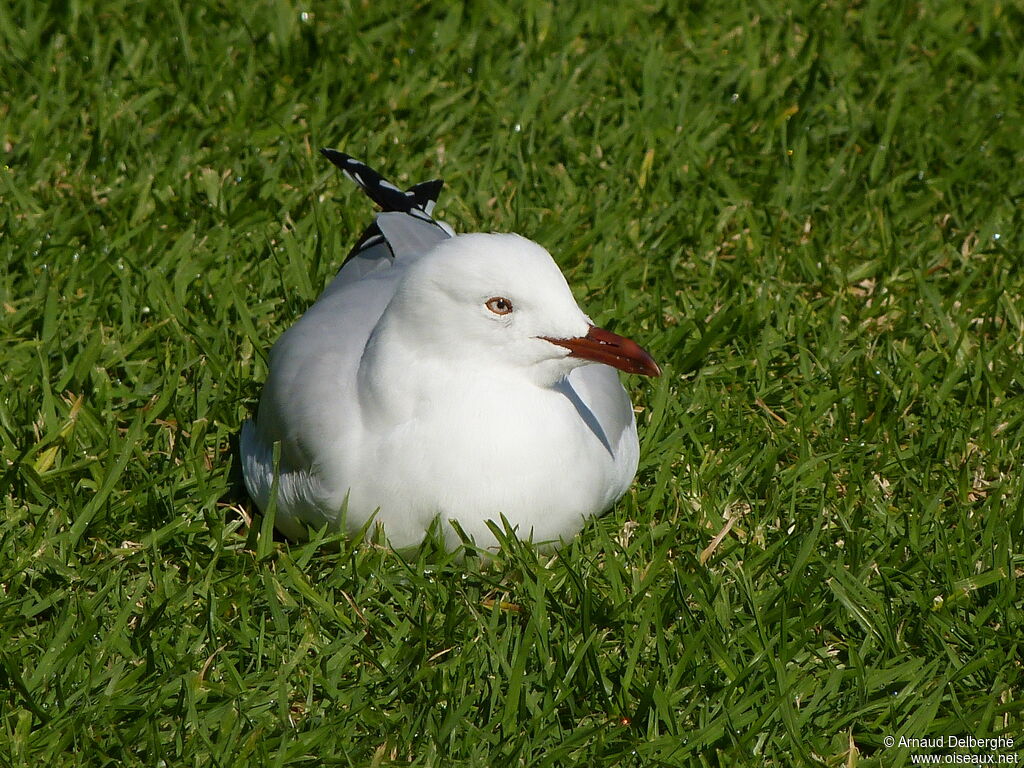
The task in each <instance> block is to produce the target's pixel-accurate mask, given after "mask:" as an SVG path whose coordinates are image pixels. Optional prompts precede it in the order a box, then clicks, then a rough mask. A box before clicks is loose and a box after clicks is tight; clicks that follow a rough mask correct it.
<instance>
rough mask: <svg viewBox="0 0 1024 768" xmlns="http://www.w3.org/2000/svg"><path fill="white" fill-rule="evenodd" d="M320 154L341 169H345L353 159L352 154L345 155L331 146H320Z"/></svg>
mask: <svg viewBox="0 0 1024 768" xmlns="http://www.w3.org/2000/svg"><path fill="white" fill-rule="evenodd" d="M320 154H321V155H323V156H324V157H326V158H327V159H328V160H330V161H331V162H332V163H334V164H335V165H336V166H338V167H339V168H341V169H342V170H345V169H346V167H347V166H348V165H349V164H350V163H351V162H353V161H354V160H355V158H354V157H352V155H346V154H345V153H344V152H339V151H338V150H336V149H332V148H331V147H320Z"/></svg>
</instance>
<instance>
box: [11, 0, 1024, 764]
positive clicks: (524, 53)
mask: <svg viewBox="0 0 1024 768" xmlns="http://www.w3.org/2000/svg"><path fill="white" fill-rule="evenodd" d="M230 6H231V4H226V3H213V2H208V3H191V4H186V3H181V2H177V0H174V1H172V2H170V3H151V2H127V0H109V1H107V2H102V3H96V4H93V5H89V4H84V3H79V2H76V0H69V1H68V2H56V1H55V2H49V3H48V2H43V1H42V0H21V1H20V2H12V1H11V0H0V141H2V144H3V148H2V149H3V155H2V157H3V161H2V166H3V167H2V169H0V345H2V346H0V349H2V352H0V355H2V357H0V360H2V363H0V450H2V460H0V505H2V516H0V517H2V519H0V765H3V766H8V765H10V766H39V765H45V766H51V767H52V768H58V767H63V766H73V765H90V766H105V765H109V766H115V765H116V766H156V765H168V766H186V765H189V766H193V765H194V766H200V765H202V766H208V765H215V766H245V765H261V766H262V765H267V766H313V765H317V766H319V765H331V766H333V765H338V766H348V765H355V766H363V765H381V766H385V765H395V766H481V767H482V766H506V765H507V766H520V765H527V766H573V765H580V766H677V765H678V766H686V765H704V766H723V767H724V768H727V767H728V766H744V765H750V766H760V765H770V766H788V765H829V766H853V765H859V766H900V765H909V764H910V763H909V760H910V757H909V754H910V752H911V750H908V749H901V748H899V747H894V748H886V747H885V746H884V739H885V737H887V736H894V737H896V738H899V737H900V736H907V737H911V738H934V737H937V736H951V735H957V736H967V735H969V736H973V737H976V738H982V737H989V736H998V735H1003V736H1012V737H1015V738H1017V740H1018V741H1017V743H1018V746H1019V745H1020V744H1021V743H1022V742H1021V739H1022V738H1024V727H1022V723H1024V711H1022V710H1024V693H1022V686H1024V673H1022V668H1021V654H1020V651H1021V644H1022V639H1024V626H1022V624H1024V619H1022V613H1021V610H1022V608H1021V607H1022V602H1024V600H1022V597H1024V596H1022V590H1021V589H1019V584H1018V581H1017V580H1018V579H1019V578H1020V577H1021V575H1022V574H1024V545H1022V536H1024V479H1022V472H1021V461H1022V459H1024V378H1022V376H1024V374H1022V338H1024V299H1022V297H1024V274H1022V271H1021V263H1022V257H1024V248H1022V245H1021V238H1022V227H1021V225H1022V218H1024V215H1022V208H1024V206H1022V200H1024V179H1022V176H1021V172H1020V168H1021V167H1024V131H1022V130H1021V125H1022V124H1024V114H1022V109H1024V106H1022V99H1021V94H1022V93H1024V82H1022V79H1024V76H1022V73H1024V53H1022V52H1024V33H1022V29H1024V11H1022V9H1021V6H1020V5H1018V4H1016V3H1001V2H996V1H995V0H992V1H991V2H976V3H967V4H954V3H945V2H937V1H936V2H919V3H913V2H888V1H887V0H863V2H860V3H855V4H846V3H832V2H810V1H809V0H796V2H781V1H780V2H774V1H773V0H761V1H760V2H753V3H749V4H745V3H721V4H707V5H706V6H705V5H703V4H682V3H679V4H677V3H673V2H661V1H660V0H652V2H650V3H647V4H645V5H642V6H641V5H639V4H637V5H633V6H627V7H625V8H623V7H616V6H613V5H610V4H609V5H605V6H601V5H595V4H579V5H575V4H573V3H560V4H557V5H549V4H546V3H541V2H536V1H531V2H525V3H523V4H521V5H519V6H518V7H516V8H514V9H507V8H506V7H505V4H503V3H496V2H495V3H490V2H482V3H473V4H467V5H459V4H457V3H452V4H441V3H438V4H431V5H426V4H413V3H397V2H353V3H342V4H340V5H338V6H335V5H327V4H321V3H311V4H309V5H295V6H293V5H291V4H290V3H289V2H287V1H286V0H266V1H265V2H259V3H256V4H250V5H246V4H237V7H235V8H232V7H230ZM716 6H718V7H716ZM322 145H332V146H338V147H340V148H342V149H344V150H345V151H347V152H350V153H352V154H354V155H356V156H358V157H361V158H364V159H365V160H367V161H368V162H370V163H371V164H374V165H376V166H378V167H380V168H381V169H382V170H384V171H386V172H387V173H388V174H390V175H392V176H393V177H394V178H395V179H396V180H398V181H403V182H413V181H419V180H422V179H425V178H429V177H432V176H434V175H440V176H443V177H444V178H445V179H446V181H447V187H446V190H445V193H444V196H443V197H442V200H441V204H440V208H439V212H440V213H441V215H442V216H443V217H444V218H446V219H447V220H448V221H450V222H452V223H453V224H454V225H455V226H456V228H457V229H459V230H462V231H473V230H485V231H487V230H505V231H518V232H521V233H523V234H525V235H527V236H530V237H532V238H534V239H536V240H538V241H540V242H541V243H542V244H544V245H545V246H546V247H547V248H548V249H549V250H551V251H552V253H554V254H555V256H556V259H557V260H558V262H559V264H560V265H561V266H562V267H563V269H564V270H565V271H566V273H567V275H568V277H569V279H570V282H571V284H572V285H573V287H574V289H575V290H576V292H577V295H578V297H579V298H580V300H581V302H582V304H583V305H584V307H585V308H586V309H587V310H588V311H589V312H590V313H591V314H592V315H593V316H594V318H595V320H596V321H598V322H600V323H602V324H605V325H609V326H611V327H612V328H614V329H617V330H619V331H621V332H624V333H628V334H629V335H631V336H633V337H635V338H637V339H638V340H639V341H641V343H644V344H645V345H646V346H648V348H649V349H650V350H651V351H652V353H653V354H654V355H655V357H656V358H657V359H658V360H659V362H661V363H662V365H663V367H664V368H665V371H666V375H665V376H664V377H662V378H661V379H660V380H657V381H650V380H641V379H639V378H635V377H633V378H629V379H628V386H629V387H630V389H631V391H632V392H633V395H634V399H635V402H636V403H637V405H638V407H640V408H642V411H641V413H640V415H639V420H640V430H641V441H642V451H643V453H642V459H641V467H640V471H639V475H638V478H637V481H636V483H635V485H634V487H633V489H632V491H631V492H630V494H629V495H628V496H627V497H626V498H625V499H624V500H623V501H622V502H621V503H620V504H619V505H618V506H617V507H616V508H615V509H614V510H613V511H612V512H611V513H609V514H608V515H607V516H606V517H604V518H602V519H601V520H598V521H595V522H593V523H591V524H590V525H588V526H587V527H586V528H585V529H584V531H583V533H582V534H581V535H580V536H579V537H578V538H576V539H575V540H574V541H573V542H571V544H569V545H568V546H567V547H566V548H565V549H563V550H562V551H561V553H559V554H558V556H556V557H554V558H553V559H552V558H550V557H549V556H548V555H545V554H543V553H538V552H536V551H535V550H534V549H532V548H531V547H529V546H525V545H519V544H517V543H516V542H514V541H513V542H509V543H508V545H507V547H506V548H505V549H504V550H503V552H502V553H501V554H499V556H498V557H497V558H496V560H495V561H494V562H493V563H492V564H491V565H490V566H489V567H484V566H482V565H481V564H480V563H479V561H478V560H477V559H476V558H474V557H468V558H459V557H455V556H449V555H446V554H445V553H443V552H441V551H438V550H437V548H436V547H434V546H432V545H429V544H428V545H426V546H424V548H423V549H422V551H420V552H419V553H416V554H414V555H412V556H411V557H410V559H409V560H408V561H405V560H403V559H401V558H399V557H398V556H396V555H395V554H394V553H392V552H389V551H386V550H383V549H381V548H379V547H374V546H371V545H370V544H368V543H362V542H345V541H337V540H331V541H327V542H324V541H315V542H313V543H310V544H305V545H300V546H296V545H289V544H287V543H285V542H282V541H275V540H273V539H272V538H270V537H268V536H265V535H263V536H261V535H260V530H259V519H258V518H257V519H256V521H255V523H254V525H253V526H252V527H251V528H250V526H249V522H250V520H251V517H250V516H251V515H253V512H254V510H253V507H252V505H251V504H250V503H248V502H245V501H240V500H239V498H238V497H237V496H236V495H233V491H232V489H233V488H235V487H236V481H237V477H236V476H235V475H233V473H232V472H233V470H232V466H233V464H234V461H235V460H234V458H233V456H232V451H231V440H232V437H233V435H235V434H236V433H237V431H238V428H239V425H240V423H241V421H242V420H243V419H244V418H245V417H246V416H247V414H248V413H249V412H250V411H251V409H252V407H253V406H254V404H255V402H256V399H257V397H258V394H259V391H260V386H261V382H262V381H263V379H264V378H265V376H266V371H267V366H266V354H267V351H268V349H269V348H270V346H271V344H272V343H273V341H274V340H275V339H276V338H277V336H278V335H279V334H280V333H281V332H282V331H283V330H284V329H285V328H286V327H288V325H290V324H291V323H292V322H293V321H294V320H295V318H297V317H298V316H299V315H300V314H301V312H302V311H303V310H304V309H305V308H306V307H307V306H309V304H310V303H311V302H312V300H313V299H314V298H315V297H316V295H317V293H318V291H319V289H320V288H321V287H322V286H323V285H324V283H325V281H326V280H327V279H328V278H329V277H330V276H331V275H332V273H333V272H334V270H335V269H336V266H337V264H338V262H339V261H340V259H341V257H342V256H343V255H344V253H345V252H346V249H347V247H349V246H350V245H351V243H352V242H353V241H354V239H355V237H357V235H358V233H359V232H360V231H361V228H362V227H363V226H364V225H365V223H366V222H367V221H368V217H369V216H370V214H371V209H370V206H369V204H368V203H367V201H365V199H363V198H362V197H361V195H360V194H359V193H358V192H357V191H356V190H355V189H354V188H353V186H352V185H351V184H349V183H347V182H346V181H345V180H344V179H342V178H341V177H340V175H339V174H338V173H337V172H336V171H335V169H333V168H332V167H331V166H330V165H329V164H328V163H327V162H325V161H324V160H322V159H321V158H320V157H319V156H318V155H317V153H316V151H315V149H316V148H317V147H319V146H322ZM234 471H235V472H237V469H235V470H234ZM730 526H731V527H730ZM933 752H934V750H933ZM938 752H940V753H942V754H945V753H946V751H945V750H939V751H938ZM1011 752H1013V750H1003V753H1004V754H1011Z"/></svg>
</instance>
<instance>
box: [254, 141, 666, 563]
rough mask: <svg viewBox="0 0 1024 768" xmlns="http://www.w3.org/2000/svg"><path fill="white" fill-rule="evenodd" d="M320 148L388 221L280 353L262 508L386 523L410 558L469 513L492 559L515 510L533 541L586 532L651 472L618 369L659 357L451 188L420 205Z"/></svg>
mask: <svg viewBox="0 0 1024 768" xmlns="http://www.w3.org/2000/svg"><path fill="white" fill-rule="evenodd" d="M321 151H322V152H323V153H324V155H325V156H326V157H327V158H328V159H330V160H331V162H333V163H334V164H335V165H337V166H338V167H339V168H341V169H342V170H343V171H345V173H346V175H348V176H349V177H350V178H352V179H353V180H355V181H356V182H357V183H358V184H359V185H360V186H361V187H362V188H363V189H364V191H365V192H366V193H367V194H368V195H369V196H370V197H371V199H373V200H374V201H375V202H376V203H377V204H378V205H380V206H381V207H382V208H383V209H384V212H382V213H380V214H378V215H377V217H376V220H375V222H374V224H373V225H371V227H370V228H369V229H368V230H367V231H366V233H365V234H364V235H363V237H362V238H361V239H360V241H359V243H358V244H357V245H356V247H355V248H354V249H353V251H352V253H351V254H349V258H348V259H346V261H345V263H344V265H343V267H342V269H341V270H340V272H339V273H338V275H337V276H336V277H335V278H334V280H333V281H332V282H331V283H330V284H329V285H328V286H327V288H326V290H324V292H323V294H321V296H320V297H319V298H318V299H317V301H316V303H314V304H313V306H312V307H310V309H309V310H308V311H307V312H306V314H305V315H303V317H302V318H301V319H300V320H299V321H298V322H297V323H296V324H295V325H294V326H293V327H292V328H290V329H289V330H288V331H287V332H286V333H285V334H284V335H283V336H282V337H281V338H280V339H279V340H278V342H277V343H276V344H275V345H274V347H273V349H272V350H271V353H270V373H269V376H268V378H267V382H266V385H265V387H264V390H263V395H262V397H261V399H260V404H259V410H258V412H257V415H256V418H255V419H254V420H251V421H247V422H246V423H245V424H244V425H243V427H242V435H241V455H242V467H243V473H244V476H245V483H246V486H247V488H248V490H249V493H250V495H251V496H252V497H253V499H254V500H255V501H256V503H257V505H258V506H259V507H260V509H261V510H263V511H264V512H266V511H267V510H268V508H269V505H270V501H271V495H272V493H276V505H275V508H276V513H275V524H276V526H277V528H278V529H279V530H280V531H281V532H282V533H284V534H285V535H286V536H288V537H290V538H303V537H304V536H305V534H306V527H307V526H310V527H312V528H320V527H323V526H325V525H326V526H328V527H330V528H332V529H338V528H340V527H341V526H343V525H344V526H345V527H346V528H347V529H348V531H349V532H354V531H357V530H359V529H360V528H361V527H362V526H364V525H365V524H366V523H367V521H368V520H370V519H371V517H373V519H374V520H375V522H377V523H379V524H381V525H382V526H383V530H384V533H385V535H386V536H387V538H388V540H389V542H390V543H391V545H392V546H394V547H398V548H401V547H406V546H410V545H414V544H416V543H418V542H419V541H421V540H422V539H423V537H424V535H425V532H426V531H427V529H428V528H429V527H430V525H431V523H432V521H433V520H434V519H435V518H440V521H441V523H442V526H443V527H442V531H443V533H444V537H445V539H446V541H447V543H448V545H449V546H455V545H457V544H458V543H459V538H458V536H457V534H456V532H455V530H454V529H453V528H452V526H451V525H450V522H449V521H452V520H454V521H456V522H457V523H458V525H459V526H460V527H461V528H462V529H463V531H464V532H465V533H467V534H469V535H470V536H471V537H472V538H473V539H474V541H475V542H476V544H477V545H478V546H482V547H492V546H494V545H495V544H496V541H495V537H494V535H493V534H492V532H491V531H490V530H489V528H488V526H487V521H488V520H492V521H495V522H498V521H500V520H501V517H502V516H504V517H505V519H506V520H507V521H508V522H509V523H510V524H511V525H512V526H513V527H514V529H515V532H516V535H517V536H519V537H520V538H532V539H533V540H534V541H536V542H544V541H557V540H559V539H562V540H564V539H567V538H570V537H572V536H573V535H575V534H576V533H577V532H578V531H579V530H580V528H581V527H582V526H583V523H584V522H585V521H586V519H587V518H589V517H591V516H593V515H598V514H600V513H602V512H604V511H605V510H607V509H608V508H609V507H611V506H612V505H613V504H614V503H615V502H616V501H617V500H618V499H619V498H620V497H621V496H622V495H623V494H624V493H625V492H626V490H627V488H628V487H629V485H630V483H631V482H632V480H633V476H634V474H635V473H636V467H637V461H638V458H639V443H638V441H637V433H636V422H635V420H634V417H633V408H632V404H631V403H630V400H629V396H628V395H627V394H626V391H625V390H624V389H623V387H622V384H621V383H620V382H619V378H618V373H617V372H616V371H615V370H614V368H618V369H621V370H623V371H627V372H630V373H639V374H644V375H648V376H657V375H659V374H660V370H659V368H658V366H657V364H656V363H655V362H654V360H653V359H652V358H651V357H650V355H648V354H647V352H645V351H644V350H643V349H642V348H641V347H640V346H638V345H637V344H636V343H634V342H632V341H630V340H629V339H625V338H623V337H621V336H618V335H616V334H614V333H611V332H609V331H606V330H604V329H601V328H597V327H595V326H594V325H593V323H592V322H591V321H590V318H588V317H587V316H586V315H585V314H584V313H583V312H582V310H580V308H579V306H578V305H577V304H576V301H575V299H573V296H572V292H571V291H570V290H569V286H568V284H567V283H566V281H565V278H564V277H563V276H562V273H561V272H560V271H559V269H558V267H557V266H556V265H555V262H554V260H553V259H552V258H551V255H550V254H549V253H548V252H547V251H545V250H544V249H543V248H542V247H541V246H539V245H537V244H536V243H534V242H531V241H530V240H527V239H525V238H523V237H520V236H518V235H511V234H466V235H454V233H453V232H452V230H451V228H449V227H448V226H447V225H445V224H442V223H440V222H437V221H435V220H434V219H433V218H432V217H431V213H432V211H433V207H434V202H435V200H436V198H437V195H438V193H439V192H440V189H441V182H440V181H431V182H425V183H423V184H417V185H415V186H414V187H412V188H411V189H410V190H409V191H408V192H402V191H401V190H400V189H399V188H398V187H396V186H395V185H393V184H391V183H390V182H388V181H387V180H386V179H384V178H383V177H381V176H380V175H379V174H377V173H376V172H375V171H373V170H372V169H370V168H369V167H367V166H366V165H364V164H362V163H360V162H358V161H356V160H354V159H352V158H351V157H349V156H348V155H345V154H343V153H341V152H337V151H336V150H329V149H325V150H321ZM276 443H279V444H280V448H279V450H278V451H277V460H276V468H275V448H274V446H275V444H276ZM275 474H276V477H277V484H276V486H277V487H276V490H274V486H275V483H274V480H275ZM374 516H375V517H374ZM499 525H500V523H499Z"/></svg>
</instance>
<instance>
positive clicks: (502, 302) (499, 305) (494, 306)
mask: <svg viewBox="0 0 1024 768" xmlns="http://www.w3.org/2000/svg"><path fill="white" fill-rule="evenodd" d="M485 306H486V307H487V308H488V309H489V310H491V312H493V313H494V314H496V315H507V314H508V313H509V312H511V311H512V302H511V301H509V300H508V299H506V298H505V297H504V296H494V297H492V298H490V299H488V300H487V303H486V304H485Z"/></svg>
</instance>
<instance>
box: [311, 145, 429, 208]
mask: <svg viewBox="0 0 1024 768" xmlns="http://www.w3.org/2000/svg"><path fill="white" fill-rule="evenodd" d="M320 154H321V155H323V156H324V157H326V158H327V159H328V160H330V161H331V163H333V164H334V165H335V166H337V167H338V168H340V169H341V171H342V172H343V173H344V174H345V175H346V176H348V177H349V178H350V179H352V180H353V181H355V182H356V184H358V185H359V186H360V187H362V189H363V191H364V192H365V193H366V194H367V196H368V197H369V198H370V199H371V200H373V202H375V203H377V205H379V206H380V207H381V208H383V209H384V210H385V211H405V212H406V213H408V212H410V210H411V209H412V208H418V209H419V210H420V211H423V212H424V213H425V214H427V217H428V218H429V217H430V213H431V211H432V210H433V207H434V203H436V202H437V198H438V196H439V195H440V193H441V188H442V187H443V186H444V182H443V181H442V180H441V179H431V180H430V181H423V182H420V183H419V184H414V185H413V186H412V187H410V188H409V190H408V191H406V192H403V191H402V190H401V189H400V188H399V187H397V186H396V185H394V184H392V183H391V182H390V181H388V180H387V179H386V178H384V176H382V175H381V174H380V173H379V172H377V171H375V170H374V169H373V168H371V167H370V166H368V165H367V164H366V163H364V162H362V161H360V160H356V159H355V158H354V157H352V156H351V155H347V154H345V153H344V152H341V151H339V150H337V149H333V148H331V147H321V148H320Z"/></svg>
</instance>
